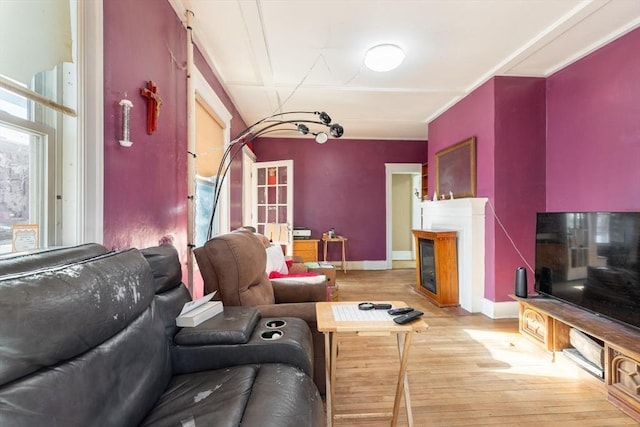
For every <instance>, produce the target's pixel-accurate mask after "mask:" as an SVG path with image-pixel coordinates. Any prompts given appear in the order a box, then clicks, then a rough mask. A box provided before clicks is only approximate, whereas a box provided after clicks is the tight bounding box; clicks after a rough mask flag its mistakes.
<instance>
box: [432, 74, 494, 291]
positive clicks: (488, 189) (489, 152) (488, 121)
mask: <svg viewBox="0 0 640 427" xmlns="http://www.w3.org/2000/svg"><path fill="white" fill-rule="evenodd" d="M494 115H495V112H494V80H493V79H491V80H489V81H488V82H486V83H485V84H483V85H482V86H480V87H479V88H478V89H476V90H475V91H473V92H472V93H471V94H469V95H468V96H466V97H465V98H463V99H461V100H460V101H459V102H458V103H457V104H455V105H454V106H453V107H451V108H450V109H448V110H447V111H445V112H444V113H443V114H441V115H440V116H439V117H438V118H436V119H435V120H434V121H432V122H431V123H429V165H430V166H431V167H430V168H429V169H430V173H429V188H430V189H433V190H435V188H436V182H435V153H437V152H438V151H440V150H442V149H444V148H447V147H450V146H451V145H454V144H456V143H458V142H460V141H462V140H464V139H467V138H469V137H471V136H475V137H476V165H477V167H476V170H477V179H476V181H477V191H476V195H477V197H489V198H493V196H494V178H493V176H494V146H495V130H494V123H493V122H494V119H493V118H494ZM433 190H432V191H433ZM486 212H487V213H488V212H490V211H489V207H488V206H487V208H486ZM494 229H495V227H494V221H492V220H490V218H489V216H487V220H486V221H485V236H486V238H485V283H486V286H485V288H486V289H485V294H486V293H487V292H488V293H489V294H493V292H494V286H493V284H494V282H495V280H494V265H495V258H494V252H495V251H494V238H493V236H494Z"/></svg>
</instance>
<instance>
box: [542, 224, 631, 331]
mask: <svg viewBox="0 0 640 427" xmlns="http://www.w3.org/2000/svg"><path fill="white" fill-rule="evenodd" d="M535 279H536V283H535V289H536V291H538V293H540V294H542V295H546V296H550V297H553V298H557V299H559V300H562V301H565V302H567V303H570V304H573V305H575V306H578V307H581V308H584V309H586V310H589V311H591V312H594V313H596V314H599V315H602V316H605V317H608V318H610V319H612V320H616V321H619V322H622V323H625V324H627V325H630V326H633V327H635V328H640V212H545V213H538V214H537V221H536V255H535Z"/></svg>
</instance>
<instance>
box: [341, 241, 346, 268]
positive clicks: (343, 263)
mask: <svg viewBox="0 0 640 427" xmlns="http://www.w3.org/2000/svg"><path fill="white" fill-rule="evenodd" d="M342 270H343V271H344V272H345V273H346V272H347V253H346V251H345V248H344V240H342Z"/></svg>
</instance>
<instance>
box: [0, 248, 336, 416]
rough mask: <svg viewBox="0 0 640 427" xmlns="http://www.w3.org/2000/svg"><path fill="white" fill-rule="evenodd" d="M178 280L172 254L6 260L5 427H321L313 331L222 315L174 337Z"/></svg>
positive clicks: (1, 334)
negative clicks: (318, 426) (314, 382)
mask: <svg viewBox="0 0 640 427" xmlns="http://www.w3.org/2000/svg"><path fill="white" fill-rule="evenodd" d="M181 276H182V272H181V268H180V263H179V260H178V256H177V254H176V252H175V249H174V248H173V247H171V246H160V247H156V248H148V249H144V250H142V251H140V250H137V249H130V250H125V251H120V252H109V251H107V250H106V248H102V247H100V245H83V246H81V247H76V248H65V249H60V250H54V251H46V252H42V253H37V254H30V255H27V256H22V257H18V258H16V257H12V258H4V259H0V425H2V426H4V425H7V426H44V425H46V426H135V425H162V426H165V425H166V426H181V427H182V426H261V427H264V426H274V427H275V426H296V427H298V426H315V425H321V424H324V423H325V418H324V411H323V407H322V401H321V398H320V395H319V393H318V390H317V388H316V387H315V385H314V384H313V381H312V380H311V376H312V375H313V363H312V354H313V348H312V344H311V343H312V341H311V333H310V331H309V329H308V327H307V325H306V323H305V322H304V321H302V320H300V319H297V318H282V319H265V318H261V316H260V314H259V312H258V311H257V310H255V309H251V308H242V307H234V308H232V307H229V308H226V307H225V311H224V312H223V313H221V314H219V315H217V316H215V317H214V318H212V319H210V320H208V321H206V322H204V323H202V324H201V325H199V326H197V327H195V328H183V329H180V328H177V327H176V326H175V317H176V315H177V314H178V313H179V312H180V310H181V308H182V306H183V304H184V303H185V302H186V301H189V300H190V296H189V292H188V291H187V289H186V288H185V287H184V285H183V284H182V283H181ZM274 330H277V331H278V334H276V335H277V336H278V337H279V339H277V340H272V339H269V338H272V337H273V331H274Z"/></svg>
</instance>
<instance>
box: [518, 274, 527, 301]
mask: <svg viewBox="0 0 640 427" xmlns="http://www.w3.org/2000/svg"><path fill="white" fill-rule="evenodd" d="M527 293H528V292H527V270H526V269H525V268H524V267H518V268H516V296H517V297H520V298H526V297H527Z"/></svg>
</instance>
